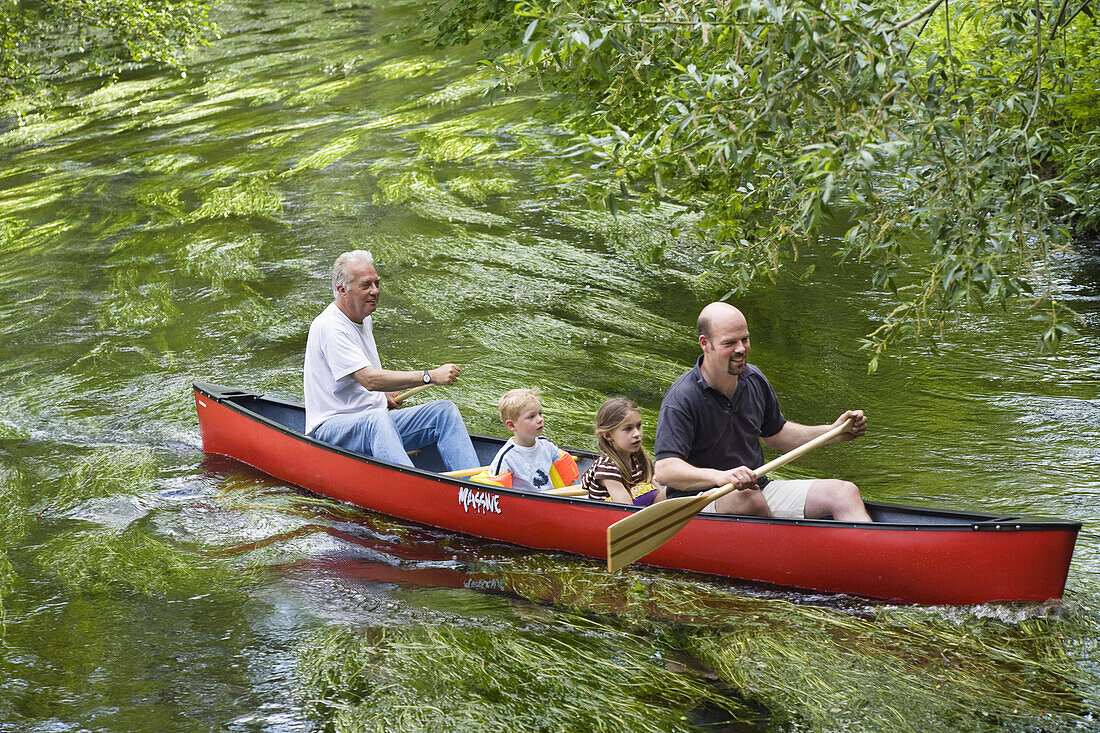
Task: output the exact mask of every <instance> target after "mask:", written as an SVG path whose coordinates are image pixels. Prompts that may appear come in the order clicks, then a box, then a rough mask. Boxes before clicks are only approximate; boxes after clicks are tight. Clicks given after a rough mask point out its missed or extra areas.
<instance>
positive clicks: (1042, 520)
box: [192, 382, 1081, 532]
mask: <svg viewBox="0 0 1100 733" xmlns="http://www.w3.org/2000/svg"><path fill="white" fill-rule="evenodd" d="M192 387H193V388H194V391H195V392H197V393H199V394H201V395H203V396H204V397H206V398H207V399H210V400H212V401H214V402H217V403H218V404H220V405H222V406H223V407H226V408H228V409H230V410H233V411H234V412H237V413H239V414H241V415H242V416H245V417H247V418H248V419H249V420H252V421H254V422H257V423H260V424H262V425H264V426H266V427H267V428H269V429H272V430H275V431H277V432H279V433H282V434H284V435H286V436H288V437H291V438H294V439H295V440H298V441H301V442H305V443H308V444H310V445H313V446H316V447H318V448H320V449H322V450H325V451H327V452H330V453H337V454H339V455H343V456H346V457H348V458H352V459H354V460H356V461H360V462H362V463H366V464H368V465H371V466H377V467H378V468H382V469H385V470H389V471H398V472H401V473H407V474H412V475H415V476H419V477H422V478H425V479H429V480H433V481H437V482H442V483H447V484H453V485H456V486H472V487H477V488H479V489H486V488H490V489H491V490H492V491H494V492H498V493H502V494H509V495H512V496H517V497H521V498H524V499H527V500H536V501H549V502H554V503H561V502H570V503H573V502H583V503H585V504H597V505H599V506H601V507H602V508H604V509H609V510H613V511H618V512H621V513H624V514H625V513H632V512H635V511H639V510H640V507H631V506H627V505H624V504H614V503H610V502H605V501H600V500H596V499H589V498H588V497H584V496H558V495H553V494H536V493H531V492H527V491H518V490H515V489H509V488H505V487H498V486H492V487H487V486H486V485H485V484H480V483H477V482H474V481H471V480H470V479H468V478H462V477H456V476H446V475H443V474H440V473H436V472H434V471H429V470H426V469H422V468H417V467H415V466H413V467H408V466H400V465H397V464H394V463H389V462H387V461H380V460H378V459H375V458H371V457H369V456H364V455H361V454H359V453H353V452H351V451H348V450H345V449H344V448H340V447H339V446H335V445H332V444H330V443H325V442H322V441H319V440H316V439H315V438H311V437H309V436H308V435H305V434H304V433H302V432H301V431H298V430H295V429H293V428H291V427H288V426H287V425H285V424H283V423H281V422H279V421H278V420H275V419H272V418H270V417H268V416H267V415H264V414H261V413H259V412H256V411H255V410H251V409H249V408H248V407H246V406H245V405H242V404H240V403H239V402H238V401H237V400H242V399H251V400H256V401H263V402H267V403H271V404H274V405H279V406H282V407H284V408H288V409H291V410H303V411H304V409H305V408H304V406H303V405H302V403H300V402H295V401H291V400H287V399H282V398H279V397H269V396H266V395H265V394H263V393H262V392H253V391H249V390H242V389H238V388H235V387H226V386H223V385H218V384H212V383H209V382H193V383H192ZM471 438H472V439H474V440H475V441H481V442H486V443H497V444H503V443H504V440H503V439H501V438H495V437H491V436H483V435H471ZM569 450H570V452H571V453H573V454H574V455H579V456H582V457H586V458H594V457H595V454H594V453H592V452H591V451H583V450H573V449H569ZM231 457H232V456H231ZM234 460H237V459H234ZM241 462H242V463H245V462H244V461H241ZM246 465H249V464H246ZM253 468H256V469H257V470H259V471H261V472H264V470H263V468H261V467H259V466H253ZM302 488H304V489H306V490H307V491H310V489H309V488H308V487H302ZM864 504H865V505H866V506H867V509H868V512H869V513H871V514H872V515H874V514H880V515H902V516H905V515H910V516H916V517H920V518H922V519H923V520H925V521H908V522H907V521H877V520H876V521H875V522H874V523H872V524H866V523H862V522H838V521H836V520H835V519H789V518H784V517H754V516H747V515H739V514H701V515H699V517H698V519H703V520H706V521H725V522H751V523H764V524H787V525H795V526H821V527H831V528H843V527H850V528H858V529H865V530H867V529H874V530H895V531H897V530H900V531H923V532H945V531H946V532H959V531H982V532H1016V531H1052V530H1058V531H1066V530H1072V531H1075V532H1076V531H1079V530H1080V528H1081V522H1078V521H1075V520H1066V519H1055V518H1050V517H1041V516H1033V515H1021V514H1010V515H1006V514H1004V513H990V512H975V511H964V510H956V509H938V508H929V507H918V506H911V505H903V504H885V503H880V502H871V501H865V502H864ZM936 519H941V520H947V521H945V522H942V523H937V522H935V521H928V520H936Z"/></svg>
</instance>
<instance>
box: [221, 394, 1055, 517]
mask: <svg viewBox="0 0 1100 733" xmlns="http://www.w3.org/2000/svg"><path fill="white" fill-rule="evenodd" d="M201 387H202V388H204V389H212V391H213V392H214V393H216V394H217V395H218V397H219V399H222V400H227V401H231V402H233V403H235V404H237V405H239V406H240V407H242V408H244V409H246V410H249V411H251V412H254V413H256V414H257V415H260V416H261V417H263V418H266V419H267V420H270V421H271V422H273V423H276V424H277V425H279V426H281V427H282V428H283V429H284V430H286V431H289V432H292V433H299V434H300V433H302V432H304V431H305V408H304V407H303V406H302V405H301V404H300V403H296V402H291V401H288V400H282V399H278V398H273V397H267V396H264V395H259V394H256V393H254V392H247V391H244V390H236V389H231V388H228V387H215V386H214V385H201ZM471 437H472V439H473V443H474V449H475V450H476V451H477V454H478V458H479V459H480V461H481V465H482V466H486V465H488V464H489V462H490V461H491V460H492V459H493V457H494V456H495V455H496V452H497V450H498V449H499V448H500V446H501V444H502V443H504V440H503V439H501V438H492V437H486V436H480V435H474V436H471ZM573 454H574V457H576V458H577V466H578V468H579V469H580V471H581V473H583V472H584V471H585V470H586V469H587V468H588V467H589V466H590V465H591V464H592V462H593V460H594V459H595V456H594V455H593V454H591V453H586V452H577V451H573ZM410 458H412V461H413V465H414V466H415V467H417V468H419V469H421V470H424V471H431V472H433V473H444V472H445V466H444V465H443V463H442V461H441V459H440V456H439V452H438V451H437V450H436V449H435V447H434V446H428V447H426V448H424V449H421V450H418V451H413V452H412V453H410ZM465 475H469V472H458V471H456V472H453V474H452V476H453V477H455V478H462V477H464V476H465ZM866 504H867V511H868V513H869V514H870V515H871V518H872V519H873V520H874V521H875V523H876V524H895V525H897V524H901V525H909V526H912V525H920V526H928V527H929V528H930V529H931V528H934V527H938V528H952V527H958V526H959V525H971V526H973V528H974V529H979V530H980V529H997V530H1000V529H1024V528H1036V527H1042V526H1044V525H1046V526H1049V524H1050V523H1057V522H1058V521H1059V520H1051V519H1044V518H1039V517H1031V516H1019V515H1003V514H991V513H980V512H964V511H954V510H940V509H929V508H924V507H908V506H896V505H890V504H877V503H874V502H866ZM802 521H806V520H802ZM810 521H812V520H810ZM818 521H821V520H818ZM1023 525H1029V526H1028V527H1024V526H1023Z"/></svg>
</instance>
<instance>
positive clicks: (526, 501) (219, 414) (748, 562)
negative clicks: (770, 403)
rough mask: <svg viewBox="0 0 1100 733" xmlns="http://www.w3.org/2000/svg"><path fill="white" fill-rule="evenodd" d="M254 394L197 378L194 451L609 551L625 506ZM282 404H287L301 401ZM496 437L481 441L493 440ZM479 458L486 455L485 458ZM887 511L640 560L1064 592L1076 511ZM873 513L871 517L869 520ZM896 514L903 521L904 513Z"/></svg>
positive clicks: (935, 590)
mask: <svg viewBox="0 0 1100 733" xmlns="http://www.w3.org/2000/svg"><path fill="white" fill-rule="evenodd" d="M264 399H265V398H262V397H260V396H258V395H251V394H249V393H242V392H239V391H236V390H227V389H226V388H221V387H217V386H215V385H206V384H201V383H196V385H195V405H196V410H197V412H198V416H199V425H200V429H201V432H202V441H203V449H204V450H205V451H206V452H208V453H216V454H221V455H226V456H229V457H231V458H235V459H237V460H239V461H242V462H243V463H247V464H248V465H250V466H253V467H255V468H257V469H259V470H261V471H263V472H265V473H268V474H270V475H272V476H275V477H276V478H279V479H281V480H283V481H286V482H288V483H291V484H294V485H296V486H300V487H302V488H304V489H307V490H309V491H311V492H314V493H316V494H320V495H323V496H327V497H331V498H333V499H337V500H339V501H343V502H346V503H348V504H353V505H355V506H357V507H361V508H364V509H369V510H372V511H376V512H381V513H384V514H388V515H391V516H394V517H400V518H404V519H408V520H412V521H416V522H421V523H423V524H428V525H432V526H435V527H441V528H444V529H447V530H452V531H455V532H461V533H464V534H469V535H473V536H477V537H483V538H487V539H493V540H501V541H504V542H510V543H514V544H517V545H522V546H525V547H531V548H535V549H542V550H556V551H565V552H571V553H576V554H578V555H585V556H588V557H594V558H606V553H607V527H608V526H609V525H611V524H613V523H614V522H616V521H618V520H620V519H622V518H624V517H625V516H627V513H628V512H631V511H635V510H634V509H633V508H631V507H626V506H622V505H614V504H608V503H606V502H596V501H590V500H588V499H578V498H565V497H554V496H549V495H545V494H543V495H538V494H528V493H523V492H514V491H511V490H507V489H497V488H496V487H489V486H485V485H481V484H474V483H472V482H469V481H466V480H463V479H453V478H448V477H445V476H440V475H438V474H436V473H433V472H430V471H426V470H420V469H417V468H412V469H408V468H404V467H399V466H393V465H392V464H387V463H383V462H379V461H374V460H372V459H369V458H364V457H362V456H357V455H353V454H351V453H348V452H346V451H342V450H340V449H338V448H334V447H332V446H329V445H326V444H324V443H320V442H318V441H315V440H312V439H310V438H307V437H305V436H304V435H302V434H301V433H300V432H298V431H297V430H296V429H295V426H294V425H293V424H291V425H288V424H287V421H279V420H275V419H272V418H270V417H267V416H265V415H263V414H260V411H257V410H258V408H259V406H260V405H261V401H262V400H264ZM267 402H269V403H272V402H278V403H279V406H278V407H279V410H282V411H284V412H288V413H289V414H293V411H294V410H295V409H300V407H298V406H296V405H294V404H293V403H285V402H281V401H271V400H268V401H267ZM299 429H300V428H299ZM494 447H495V446H493V445H492V444H491V443H490V444H488V445H481V446H479V449H480V450H482V451H485V450H492V449H494ZM486 462H487V461H486ZM868 506H869V509H871V510H872V514H873V515H874V514H875V512H876V511H878V512H882V516H883V517H884V518H885V519H886V521H883V522H879V523H876V524H874V525H857V524H848V523H842V522H834V521H829V520H785V519H765V518H758V517H737V516H718V515H709V516H701V517H698V518H696V519H695V520H693V521H692V522H690V523H689V524H688V525H687V526H686V527H685V528H684V529H683V530H682V531H681V532H680V533H679V534H677V535H676V536H675V537H674V538H672V539H671V540H670V541H669V542H667V543H666V544H665V545H663V546H662V547H661V548H659V549H658V550H656V551H654V552H653V553H651V554H650V555H648V556H647V557H646V558H644V559H643V561H642V562H644V563H645V564H651V565H658V566H664V567H669V568H677V569H682V570H690V571H696V572H702V573H711V574H715V575H722V576H727V577H731V578H738V579H743V580H749V581H756V582H763V583H771V584H775V585H780V586H788V587H793V588H800V589H805V590H813V591H824V592H829V593H846V594H852V595H859V596H866V597H869V598H876V599H882V600H889V601H896V602H902V603H919V604H972V603H984V602H989V601H1046V600H1049V599H1058V598H1061V596H1062V593H1063V590H1064V588H1065V582H1066V577H1067V573H1068V570H1069V563H1070V559H1071V557H1072V554H1073V546H1074V543H1075V541H1076V536H1077V532H1078V530H1079V528H1080V525H1079V524H1078V523H1076V522H1062V521H1056V520H1034V519H1026V520H1025V519H1022V518H1013V519H1012V520H1006V521H1000V522H998V521H993V520H994V519H995V518H994V517H993V516H992V515H981V514H965V513H960V512H949V511H942V510H919V509H913V508H908V507H891V506H888V505H875V504H869V505H868ZM876 518H877V517H876ZM899 520H902V521H899Z"/></svg>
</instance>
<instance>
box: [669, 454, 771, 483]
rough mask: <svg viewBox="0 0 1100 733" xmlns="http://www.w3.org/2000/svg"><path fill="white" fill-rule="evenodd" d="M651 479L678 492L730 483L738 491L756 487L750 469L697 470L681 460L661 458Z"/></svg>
mask: <svg viewBox="0 0 1100 733" xmlns="http://www.w3.org/2000/svg"><path fill="white" fill-rule="evenodd" d="M653 478H655V479H657V483H659V484H664V485H665V486H669V487H671V488H673V489H678V490H680V491H696V490H698V489H709V488H712V487H714V486H724V485H725V484H728V483H732V484H734V485H735V486H737V488H739V489H751V488H753V487H755V486H756V476H755V474H754V473H753V472H752V469H749V468H746V467H745V466H738V467H737V468H734V469H731V470H729V471H718V470H716V469H712V468H698V467H697V466H693V465H691V464H690V463H688V462H687V461H685V460H683V459H682V458H662V459H660V460H659V461H657V463H656V464H655V465H654V467H653Z"/></svg>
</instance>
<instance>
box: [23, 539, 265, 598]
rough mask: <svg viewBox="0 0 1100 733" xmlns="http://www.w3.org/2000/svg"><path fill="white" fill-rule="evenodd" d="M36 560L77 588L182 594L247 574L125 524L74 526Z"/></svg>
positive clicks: (228, 584)
mask: <svg viewBox="0 0 1100 733" xmlns="http://www.w3.org/2000/svg"><path fill="white" fill-rule="evenodd" d="M36 560H37V563H38V565H39V566H40V567H41V568H42V569H43V570H45V571H46V572H48V573H49V574H50V575H52V576H54V578H56V579H57V580H58V581H59V582H61V583H62V584H63V585H65V586H67V587H68V588H70V589H71V590H72V591H74V592H77V593H103V592H107V591H109V590H111V589H124V590H128V591H132V592H134V593H138V594H140V595H144V596H157V597H170V598H187V597H190V596H194V595H198V594H203V593H215V592H220V591H222V590H225V589H227V588H232V587H236V586H239V585H240V584H241V583H242V582H244V581H246V580H247V577H248V576H247V574H244V575H242V574H241V573H240V571H239V570H238V569H236V568H234V567H233V566H231V565H230V564H229V563H228V562H227V561H224V560H212V559H210V558H208V557H204V556H202V555H200V554H198V553H195V552H189V551H187V550H183V549H181V548H178V547H175V546H172V545H169V544H167V543H165V542H163V541H161V540H159V539H157V538H155V537H152V536H150V535H149V534H147V533H146V532H145V531H144V530H143V529H141V528H139V527H136V526H134V525H130V526H128V527H126V528H125V529H123V530H121V531H115V530H112V529H103V528H97V529H77V530H71V531H69V532H63V533H60V534H58V535H55V536H54V537H53V538H52V539H50V540H49V541H48V542H47V543H46V544H45V545H43V546H42V547H41V549H40V550H39V551H38V554H37V557H36Z"/></svg>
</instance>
